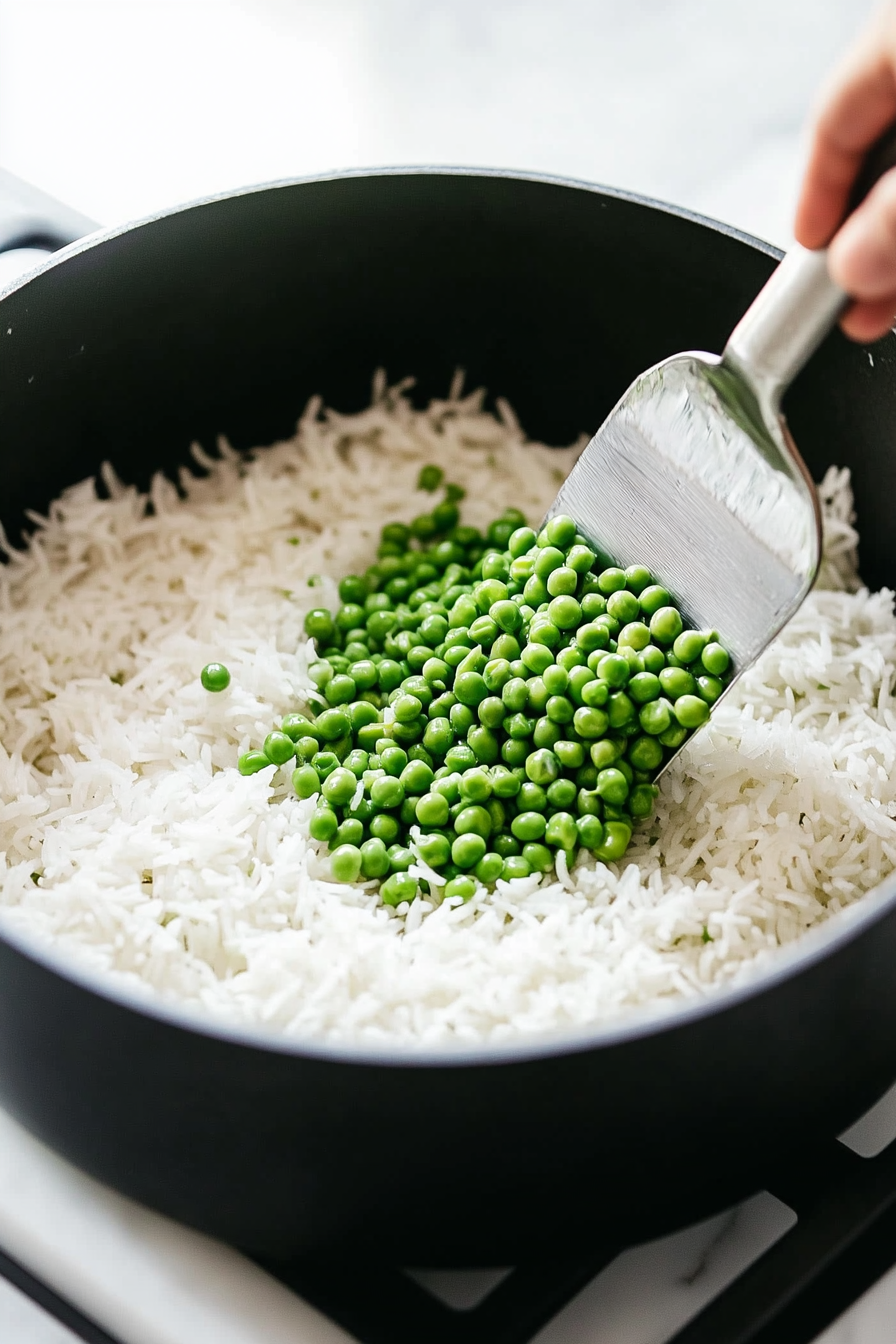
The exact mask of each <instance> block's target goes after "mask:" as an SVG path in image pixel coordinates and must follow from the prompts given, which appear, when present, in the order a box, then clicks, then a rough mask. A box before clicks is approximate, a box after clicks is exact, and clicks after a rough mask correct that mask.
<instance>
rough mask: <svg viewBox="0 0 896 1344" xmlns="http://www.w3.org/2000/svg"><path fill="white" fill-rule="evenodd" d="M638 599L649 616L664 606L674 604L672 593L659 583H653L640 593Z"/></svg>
mask: <svg viewBox="0 0 896 1344" xmlns="http://www.w3.org/2000/svg"><path fill="white" fill-rule="evenodd" d="M638 600H639V602H640V604H641V610H642V611H643V613H644V615H645V616H647V617H648V618H649V617H651V616H653V615H654V613H655V612H657V611H659V610H660V609H661V608H662V607H668V606H671V605H672V594H671V593H670V592H668V591H667V589H665V588H662V587H661V586H660V585H659V584H658V583H651V584H648V586H647V587H646V588H644V589H643V590H642V591H641V592H640V593H639V594H638Z"/></svg>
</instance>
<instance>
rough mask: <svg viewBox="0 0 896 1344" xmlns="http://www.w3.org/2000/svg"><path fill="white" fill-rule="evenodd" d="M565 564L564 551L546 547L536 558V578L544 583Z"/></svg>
mask: <svg viewBox="0 0 896 1344" xmlns="http://www.w3.org/2000/svg"><path fill="white" fill-rule="evenodd" d="M565 563H566V556H565V554H564V553H563V551H561V550H560V549H559V548H558V547H556V546H545V547H543V549H542V550H540V551H539V552H538V555H537V556H536V558H535V577H536V578H539V579H541V581H542V583H544V582H545V580H546V579H547V577H548V575H549V574H553V572H554V570H555V569H559V568H560V567H561V565H564V564H565ZM545 593H547V589H545ZM542 601H544V598H542Z"/></svg>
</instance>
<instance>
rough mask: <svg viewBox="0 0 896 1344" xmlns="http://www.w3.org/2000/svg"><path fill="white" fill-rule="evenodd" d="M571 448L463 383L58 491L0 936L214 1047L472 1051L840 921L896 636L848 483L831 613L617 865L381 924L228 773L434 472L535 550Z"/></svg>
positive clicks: (879, 789)
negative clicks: (165, 1010) (414, 402)
mask: <svg viewBox="0 0 896 1344" xmlns="http://www.w3.org/2000/svg"><path fill="white" fill-rule="evenodd" d="M580 447H581V445H576V446H574V447H573V448H570V449H564V450H559V451H558V450H555V449H553V450H551V449H547V448H545V447H543V446H542V445H539V444H532V443H527V442H526V440H525V438H524V435H523V434H522V432H521V431H520V429H519V427H518V426H517V424H516V422H515V420H514V418H513V416H512V414H511V413H510V411H509V410H508V408H506V407H502V410H501V419H500V420H498V419H495V418H494V417H492V416H491V415H489V414H486V413H485V412H484V411H483V410H482V399H481V397H480V395H478V394H477V395H474V396H469V397H466V398H462V397H461V395H460V389H459V387H457V386H456V387H455V388H454V389H453V391H452V395H451V396H450V397H449V399H448V400H447V401H444V402H435V403H433V404H432V405H431V406H430V407H429V408H428V410H426V411H424V412H417V411H414V410H413V409H412V407H411V405H410V403H409V402H408V401H407V400H406V398H405V397H404V396H403V395H402V389H401V388H399V389H393V390H392V391H387V389H386V387H385V384H384V381H383V379H382V378H380V379H379V380H378V382H377V383H376V385H375V398H374V404H373V405H372V407H371V408H370V409H369V410H367V411H365V412H363V413H362V414H360V415H354V416H344V415H338V414H336V413H334V412H332V411H323V410H322V409H321V407H320V405H319V403H318V402H314V403H312V404H311V405H310V406H309V408H308V410H307V411H306V413H305V415H304V416H303V418H302V420H301V422H300V424H299V427H298V431H297V433H296V436H295V438H293V439H290V440H288V441H286V442H284V443H279V444H276V445H274V446H273V447H271V448H267V449H263V450H261V451H259V452H257V453H255V454H252V455H251V456H250V457H248V458H244V457H241V456H239V455H238V454H237V453H235V452H234V451H232V450H231V449H229V448H228V447H227V445H226V444H222V445H221V447H220V456H218V457H214V458H211V457H208V456H206V455H205V454H204V453H203V452H201V451H200V450H199V449H196V450H195V456H196V459H197V462H198V464H199V466H200V467H201V468H202V469H203V471H202V473H201V474H198V475H196V476H192V475H189V474H187V473H185V474H184V475H183V477H182V480H181V485H182V488H183V492H184V497H181V496H180V495H179V494H178V492H177V491H176V490H175V489H174V487H173V486H172V485H171V484H170V482H168V481H166V480H165V479H163V478H162V477H157V478H156V480H155V481H154V482H153V485H152V488H151V490H150V492H149V494H148V495H141V494H140V493H138V491H137V490H135V489H134V488H132V487H128V486H124V485H122V484H121V483H120V482H119V481H117V480H116V478H115V477H114V475H113V474H112V473H111V472H110V471H105V472H104V474H103V475H104V483H105V487H106V491H107V492H108V495H109V497H108V498H105V497H104V498H100V497H98V495H97V490H96V487H95V484H94V482H93V481H85V482H82V483H81V484H80V485H77V486H74V487H73V488H72V489H70V490H68V491H66V492H65V494H64V495H63V496H62V498H61V499H59V500H58V501H57V502H56V503H55V504H54V505H53V506H52V508H51V509H50V512H49V516H48V517H47V518H46V519H43V518H41V519H35V520H34V521H35V522H36V523H37V528H36V531H35V534H34V537H33V539H32V541H31V543H30V545H29V546H28V548H27V549H26V550H24V551H16V550H12V549H9V550H8V556H9V564H7V565H5V566H0V692H2V694H0V725H2V731H0V741H2V747H0V851H2V852H0V873H2V918H3V920H4V921H5V922H7V923H8V924H10V925H13V926H15V927H16V928H19V929H23V930H27V931H29V932H31V933H33V934H36V935H38V936H40V937H42V938H46V939H51V940H52V941H53V942H54V943H56V944H57V945H59V946H60V947H64V948H65V949H66V951H67V952H70V953H71V955H72V957H74V958H77V959H78V960H79V961H80V962H81V963H82V964H85V963H86V964H87V965H89V966H92V967H94V968H96V969H97V970H100V971H103V972H106V973H108V974H110V975H112V976H114V977H117V978H118V980H119V981H125V982H127V983H128V984H130V985H132V986H138V987H141V988H143V989H144V990H146V991H147V992H153V991H154V992H156V993H158V994H160V995H163V996H164V997H166V998H168V999H170V1000H177V1001H182V1002H187V1003H190V1004H193V1005H196V1006H199V1007H201V1008H203V1009H205V1010H207V1011H208V1012H210V1013H214V1014H217V1015H219V1016H224V1017H227V1018H230V1019H231V1020H236V1021H241V1022H245V1023H255V1024H264V1025H266V1026H268V1027H270V1028H271V1029H274V1030H276V1031H280V1032H286V1033H291V1034H294V1035H302V1036H310V1037H317V1038H331V1039H333V1038H341V1039H351V1040H366V1041H385V1040H388V1041H404V1042H407V1043H413V1042H446V1041H452V1040H454V1041H461V1042H470V1041H480V1040H485V1039H492V1040H498V1039H503V1038H508V1037H511V1036H515V1035H517V1034H520V1033H534V1032H543V1031H554V1030H557V1029H563V1028H567V1027H570V1026H581V1025H584V1024H587V1023H593V1022H597V1021H600V1020H605V1019H608V1018H612V1017H615V1016H617V1015H619V1014H621V1013H624V1012H627V1011H630V1010H632V1009H634V1008H637V1007H640V1006H644V1005H647V1004H654V1005H657V1006H662V1005H671V1004H674V1003H676V1002H680V1000H681V999H682V997H683V996H694V995H699V994H703V993H705V992H707V991H708V990H710V989H712V987H713V986H716V985H719V984H720V983H725V982H731V981H735V980H737V979H738V978H739V977H743V976H744V975H745V974H747V973H749V972H750V970H751V969H752V968H753V967H754V966H755V964H756V962H757V959H760V958H765V957H767V956H768V955H769V954H770V953H773V952H774V951H775V949H777V948H779V947H781V946H782V945H785V944H790V943H792V942H793V941H794V940H795V939H796V938H798V937H799V936H800V935H801V934H802V933H803V931H804V930H806V929H809V928H811V927H812V926H813V925H817V924H819V923H820V922H821V921H823V920H826V919H829V918H831V917H832V916H835V915H836V914H837V912H839V911H841V910H843V909H844V908H845V907H847V906H849V905H850V904H851V903H854V902H856V901H857V900H858V899H859V898H860V897H861V896H862V895H863V893H865V892H868V891H869V890H870V889H871V888H873V887H874V886H875V885H876V884H877V883H879V882H880V881H881V879H882V878H883V877H884V876H885V875H886V874H887V873H889V872H890V871H891V870H892V869H893V867H894V864H896V821H894V819H893V818H894V815H896V769H894V767H896V736H894V728H896V715H894V706H893V701H892V696H891V692H892V687H893V682H894V663H896V621H894V615H893V597H892V594H891V593H889V592H886V591H884V592H881V593H873V594H872V593H869V592H867V591H866V590H865V589H862V588H858V586H857V582H856V580H855V550H854V548H855V534H854V532H853V530H852V527H851V496H850V492H849V483H848V476H847V474H846V473H845V472H839V473H838V472H834V471H832V472H829V474H828V476H827V478H826V480H825V482H824V486H823V492H822V493H823V495H824V503H825V513H826V519H827V525H828V526H827V557H828V558H827V561H826V564H825V571H824V577H823V583H824V590H821V588H819V589H817V590H816V591H815V592H814V593H813V595H812V596H811V597H810V598H809V599H808V601H807V602H806V604H805V606H804V607H803V609H802V610H801V612H800V613H799V615H798V616H797V617H796V619H795V620H794V621H792V622H791V624H790V625H789V626H788V628H787V630H786V631H785V633H784V634H783V635H782V636H781V637H780V638H779V639H778V640H777V641H776V643H775V644H774V646H773V647H772V648H771V649H770V650H769V651H768V652H767V653H766V654H765V656H764V657H763V658H762V659H761V661H760V662H759V663H758V664H757V665H756V666H755V667H754V668H753V669H752V670H751V671H750V672H749V673H748V674H747V675H746V676H745V677H744V678H743V679H742V680H741V682H740V683H739V685H738V687H737V688H736V691H735V692H733V693H732V695H731V696H729V697H728V698H727V699H726V700H725V702H724V703H723V704H721V705H720V706H719V707H718V709H717V711H716V713H715V714H714V716H713V720H712V724H711V726H710V727H709V728H707V729H706V730H705V731H703V732H701V733H699V734H697V736H696V737H695V739H694V740H693V742H692V743H691V744H690V745H689V747H688V748H687V749H686V750H685V751H684V752H683V753H682V754H681V755H680V756H679V758H678V759H677V761H676V763H675V764H674V765H673V767H672V768H671V769H670V770H669V771H668V772H667V774H666V775H665V777H664V779H663V781H662V789H661V794H660V798H659V800H658V809H657V815H656V818H655V819H654V820H653V821H652V822H651V823H650V824H649V825H648V826H646V827H645V828H644V829H643V830H642V831H641V832H640V833H639V834H638V835H637V838H636V841H635V843H634V844H633V845H632V848H631V849H630V851H629V854H628V855H627V856H626V859H625V860H624V861H623V863H622V864H621V865H619V867H616V866H613V865H611V866H609V867H607V866H605V865H604V864H600V863H595V862H594V861H593V860H591V859H590V858H588V857H585V858H583V859H582V860H580V862H579V863H578V864H577V865H576V868H575V870H574V871H573V872H572V873H571V874H570V873H567V872H565V871H560V872H559V873H558V875H557V878H547V877H545V878H541V879H539V878H537V877H534V876H533V877H532V878H527V879H522V880H519V881H514V882H510V883H508V882H499V883H498V886H497V890H496V891H494V892H493V893H491V894H489V893H488V892H486V891H484V890H481V891H480V892H479V893H478V894H477V895H476V896H475V897H474V898H473V900H472V901H470V902H469V903H468V904H466V905H463V904H457V903H453V902H445V903H444V904H441V905H439V904H437V903H436V901H435V900H434V899H418V900H416V901H415V902H414V903H413V904H412V905H411V906H410V908H408V907H407V906H400V907H399V908H398V910H397V911H392V910H389V909H387V908H385V907H383V906H382V905H381V904H380V903H379V899H378V896H377V891H376V884H375V883H367V884H366V886H361V887H355V888H346V887H344V886H337V885H333V884H330V883H328V882H326V881H324V880H322V874H323V873H324V872H325V868H324V865H323V863H322V860H321V858H320V856H319V853H318V850H319V847H318V846H316V845H315V844H314V843H313V842H311V841H309V840H308V838H307V831H306V824H307V819H308V816H309V814H310V811H311V806H312V805H311V803H309V802H299V801H298V800H297V799H296V798H295V797H294V796H292V795H291V791H290V788H289V784H288V774H289V772H288V770H282V771H279V772H275V771H274V768H273V767H271V768H270V769H268V770H265V771H263V772H262V773H261V774H258V775H255V776H252V777H249V778H244V777H243V776H241V775H240V774H239V773H238V771H237V769H236V761H237V757H238V755H239V754H240V753H241V752H242V751H244V750H246V749H247V748H248V747H250V746H257V745H258V744H259V742H260V741H261V740H262V739H263V738H264V736H265V734H266V733H267V732H268V731H269V730H270V728H271V727H272V726H273V724H274V723H275V721H276V720H277V719H278V718H279V716H281V715H282V714H283V713H285V712H287V711H288V710H290V709H292V708H294V707H295V703H296V700H297V698H298V697H299V694H300V692H301V690H302V688H303V687H305V686H306V685H308V681H307V675H306V649H305V645H304V641H303V638H302V621H303V616H304V613H305V611H306V609H307V608H308V607H309V606H319V605H329V604H332V603H333V602H334V600H335V586H334V577H335V578H338V577H340V576H341V575H342V574H343V573H345V572H348V571H352V570H356V569H358V568H363V567H365V566H366V565H367V564H368V563H370V559H371V555H372V553H373V550H374V547H375V539H376V534H377V532H378V530H379V528H380V526H381V525H382V523H383V522H385V521H388V520H390V519H394V518H400V519H409V518H410V517H412V516H413V515H414V514H415V513H418V512H421V511H422V510H424V509H425V508H427V507H428V506H429V505H430V504H431V496H426V495H422V494H419V493H418V492H417V491H416V488H415V482H416V478H417V473H418V471H419V468H420V465H421V462H424V461H431V462H436V463H438V464H439V465H440V466H442V467H444V468H445V470H446V473H447V475H448V477H449V479H451V480H454V481H458V482H460V483H461V484H463V485H464V486H466V488H467V492H468V494H467V501H466V503H465V505H464V510H465V520H466V521H469V522H472V523H476V524H482V523H485V522H487V521H488V520H489V519H490V517H492V516H494V514H495V513H496V512H498V511H499V510H500V509H501V508H503V507H506V506H507V505H510V504H514V505H517V506H518V507H520V508H522V509H523V510H524V512H526V513H527V515H528V516H529V517H530V518H531V520H533V521H537V520H538V519H539V518H540V516H541V515H542V513H543V512H544V510H545V508H546V506H547V505H548V504H549V502H550V501H551V500H552V498H553V496H554V494H555V493H556V490H557V486H558V483H559V481H560V480H561V478H562V476H563V475H564V474H565V473H566V472H567V471H568V470H569V468H570V466H571V465H572V463H573V461H574V460H575V457H576V455H577V453H578V451H579V450H580ZM851 589H857V590H856V591H850V590H851ZM211 660H220V661H222V662H224V663H226V665H227V666H228V667H229V668H230V670H231V673H232V676H233V681H232V684H231V687H230V689H229V690H228V691H226V692H224V693H223V694H220V695H209V694H208V693H207V692H205V691H204V690H203V689H202V687H201V686H200V683H199V671H200V669H201V668H202V667H203V665H204V664H205V663H207V662H209V661H211ZM561 862H562V860H561Z"/></svg>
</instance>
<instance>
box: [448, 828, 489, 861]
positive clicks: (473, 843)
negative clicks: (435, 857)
mask: <svg viewBox="0 0 896 1344" xmlns="http://www.w3.org/2000/svg"><path fill="white" fill-rule="evenodd" d="M485 852H486V844H485V840H484V839H483V838H482V836H481V835H480V834H479V833H478V832H476V831H469V832H465V833H464V834H463V835H459V836H458V837H457V839H456V840H455V841H454V843H453V845H452V846H451V862H452V863H455V864H456V865H457V867H458V868H475V867H476V865H477V863H479V861H480V860H481V859H482V858H483V857H484V855H485Z"/></svg>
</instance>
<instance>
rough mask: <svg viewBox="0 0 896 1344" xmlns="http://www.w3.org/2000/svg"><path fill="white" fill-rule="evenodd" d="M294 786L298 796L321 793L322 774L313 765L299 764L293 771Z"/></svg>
mask: <svg viewBox="0 0 896 1344" xmlns="http://www.w3.org/2000/svg"><path fill="white" fill-rule="evenodd" d="M292 787H293V789H294V790H295V793H296V797H297V798H313V797H314V795H315V794H316V793H320V775H319V774H318V773H317V771H316V770H315V769H314V766H313V765H302V766H299V768H298V770H293V772H292Z"/></svg>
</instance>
